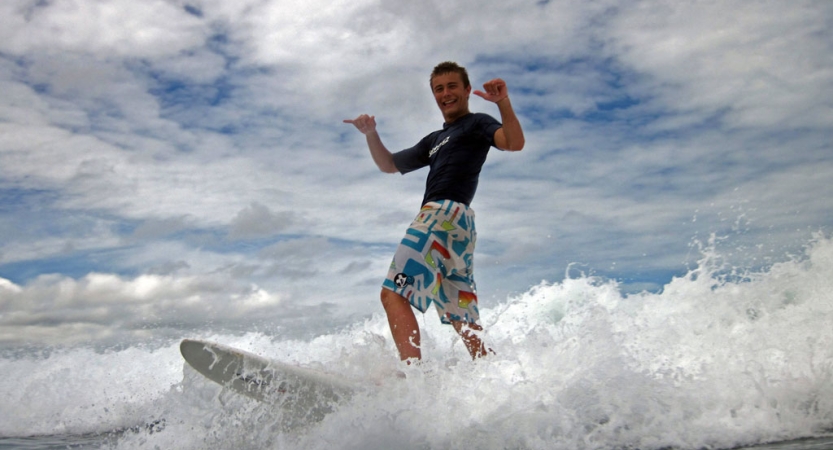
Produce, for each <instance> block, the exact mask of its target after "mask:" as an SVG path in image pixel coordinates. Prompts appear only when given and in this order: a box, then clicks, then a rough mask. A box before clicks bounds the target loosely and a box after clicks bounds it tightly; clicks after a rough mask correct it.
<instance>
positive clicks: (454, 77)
mask: <svg viewBox="0 0 833 450" xmlns="http://www.w3.org/2000/svg"><path fill="white" fill-rule="evenodd" d="M430 85H431V90H432V91H433V93H434V100H435V101H436V102H437V106H438V107H439V108H440V112H442V115H443V119H444V121H445V123H444V124H443V128H442V129H441V130H437V131H434V132H433V133H431V134H429V135H428V136H426V137H424V138H423V139H422V140H420V141H419V142H418V143H417V144H416V145H415V146H413V147H411V148H408V149H405V150H402V151H399V152H396V153H391V152H390V151H389V150H388V149H387V148H386V147H385V145H384V144H383V143H382V140H381V138H380V137H379V133H378V132H377V131H376V118H375V116H370V115H367V114H362V115H360V116H358V117H357V118H355V119H348V120H344V122H345V123H349V124H352V125H354V126H355V127H356V128H357V129H358V130H359V131H360V132H362V133H363V134H364V135H365V138H366V140H367V146H368V148H369V149H370V155H371V157H372V158H373V161H374V162H375V163H376V165H377V166H378V167H379V169H380V170H381V171H382V172H386V173H401V174H406V173H408V172H411V171H414V170H417V169H420V168H422V167H425V166H429V167H430V169H429V172H428V178H427V180H426V184H425V194H424V196H423V200H422V209H421V210H420V212H419V214H418V215H417V217H416V218H415V219H414V221H413V222H412V223H411V225H410V227H409V228H408V230H407V231H406V233H405V237H404V238H403V239H402V242H401V243H400V244H399V247H398V248H397V250H396V253H395V254H394V257H393V261H392V263H391V266H390V269H389V271H388V275H387V278H386V279H385V281H384V282H383V284H382V293H381V299H382V305H383V306H384V308H385V313H386V314H387V318H388V324H389V325H390V329H391V334H392V335H393V340H394V342H395V343H396V348H397V350H398V351H399V357H400V358H401V359H402V360H403V361H408V362H410V361H411V360H412V359H414V360H419V359H421V357H422V353H421V351H420V332H419V325H418V323H417V320H416V316H415V314H414V311H413V310H412V309H411V307H412V306H413V307H414V308H416V309H418V310H419V311H420V312H423V313H424V312H425V311H426V310H427V309H428V307H429V306H430V305H431V303H433V304H434V306H435V308H436V310H437V313H438V314H439V316H440V320H441V321H442V322H443V323H445V324H451V325H452V326H453V327H454V329H455V330H456V331H457V333H458V334H460V336H461V338H462V339H463V342H464V344H465V345H466V348H467V349H468V351H469V353H470V354H471V356H472V359H476V358H479V357H482V356H485V355H486V354H487V353H488V352H490V351H491V349H487V347H486V345H485V344H484V343H483V341H482V340H481V338H480V336H479V335H478V332H480V331H482V330H483V327H482V326H481V325H480V323H479V322H480V321H479V319H480V315H479V312H478V302H477V294H476V289H475V282H474V273H473V267H472V257H473V252H474V245H475V240H476V237H477V234H476V232H475V227H474V210H472V209H471V207H470V206H469V205H470V204H471V201H472V199H473V198H474V193H475V190H476V189H477V183H478V178H479V175H480V169H481V167H482V166H483V163H484V162H485V161H486V155H487V153H488V152H489V148H490V147H497V148H498V149H501V150H508V151H518V150H521V149H523V147H524V135H523V130H522V128H521V124H520V122H519V121H518V118H517V116H516V115H515V112H514V110H513V109H512V104H511V103H510V101H509V93H508V90H507V87H506V83H505V82H504V81H503V80H501V79H500V78H495V79H493V80H491V81H488V82H486V83H485V84H484V85H483V90H482V91H480V90H475V91H474V94H475V95H478V96H480V97H482V98H484V99H485V100H487V101H490V102H493V103H495V104H497V107H498V109H499V111H500V118H501V122H502V123H501V122H498V121H497V120H495V119H494V118H493V117H491V116H489V115H487V114H483V113H472V112H471V111H469V95H470V94H471V93H472V88H471V84H470V82H469V77H468V74H467V72H466V69H465V68H463V67H461V66H459V65H457V64H456V63H453V62H444V63H440V64H439V65H437V66H436V67H435V68H434V70H433V71H432V73H431V77H430Z"/></svg>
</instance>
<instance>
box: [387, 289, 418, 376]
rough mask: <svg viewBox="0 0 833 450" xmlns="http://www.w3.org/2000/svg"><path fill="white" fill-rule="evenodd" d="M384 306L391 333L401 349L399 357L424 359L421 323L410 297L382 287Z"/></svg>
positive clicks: (402, 358) (397, 347)
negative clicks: (421, 345) (421, 344)
mask: <svg viewBox="0 0 833 450" xmlns="http://www.w3.org/2000/svg"><path fill="white" fill-rule="evenodd" d="M382 306H384V307H385V313H387V315H388V324H389V325H390V334H391V335H393V342H394V343H395V344H396V349H397V350H399V359H401V360H402V361H406V360H408V359H411V358H416V359H422V352H421V351H420V349H419V346H420V336H419V324H418V323H417V320H416V316H415V315H414V311H413V310H412V309H411V304H410V303H409V302H408V299H406V298H405V297H403V296H401V295H399V294H397V293H396V292H393V291H391V290H389V289H382Z"/></svg>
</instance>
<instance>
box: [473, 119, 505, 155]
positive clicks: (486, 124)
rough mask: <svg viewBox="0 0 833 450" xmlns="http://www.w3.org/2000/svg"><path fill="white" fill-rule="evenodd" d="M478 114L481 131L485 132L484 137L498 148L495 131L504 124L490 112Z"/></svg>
mask: <svg viewBox="0 0 833 450" xmlns="http://www.w3.org/2000/svg"><path fill="white" fill-rule="evenodd" d="M477 116H478V117H477V118H478V121H477V122H478V123H477V125H478V128H479V129H480V131H481V133H483V137H485V138H486V139H487V140H488V141H489V145H490V146H492V147H495V148H497V147H496V146H495V132H497V130H499V129H501V128H503V124H502V123H500V122H498V121H497V120H496V119H495V118H494V117H492V116H490V115H488V114H478V115H477Z"/></svg>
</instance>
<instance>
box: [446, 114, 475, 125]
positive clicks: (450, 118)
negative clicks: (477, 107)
mask: <svg viewBox="0 0 833 450" xmlns="http://www.w3.org/2000/svg"><path fill="white" fill-rule="evenodd" d="M469 114H471V112H470V111H465V112H461V113H459V114H454V115H448V116H445V117H443V118H444V119H445V123H447V124H449V125H450V124H452V123H454V122H456V121H457V119H459V118H461V117H465V116H467V115H469Z"/></svg>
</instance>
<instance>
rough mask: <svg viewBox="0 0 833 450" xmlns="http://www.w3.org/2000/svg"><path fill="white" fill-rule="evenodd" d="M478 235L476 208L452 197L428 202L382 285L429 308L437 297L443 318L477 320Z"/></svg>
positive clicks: (447, 319) (423, 310) (421, 306)
mask: <svg viewBox="0 0 833 450" xmlns="http://www.w3.org/2000/svg"><path fill="white" fill-rule="evenodd" d="M476 240H477V232H476V231H475V229H474V210H472V209H471V208H469V207H468V206H466V205H465V204H464V203H458V202H454V201H451V200H441V201H437V202H428V203H426V204H425V206H423V207H422V209H421V210H420V212H419V215H417V217H416V219H414V221H413V222H412V223H411V226H410V227H408V230H407V231H406V232H405V237H404V238H403V239H402V242H401V243H400V244H399V247H398V248H397V249H396V254H395V255H394V256H393V262H391V266H390V270H389V271H388V276H387V278H386V279H385V281H384V283H382V287H383V288H386V289H390V290H391V291H393V292H396V293H397V294H399V295H401V296H403V297H405V298H406V299H408V301H409V302H411V305H413V306H414V308H416V309H418V310H420V311H421V312H423V313H424V312H425V311H426V310H428V307H429V306H431V303H432V302H433V303H434V307H435V308H436V310H437V314H439V316H440V320H441V321H442V322H443V323H446V324H448V323H451V321H452V320H453V321H464V322H469V323H477V322H478V320H479V319H480V313H479V311H478V309H477V293H476V292H477V290H476V288H475V283H474V267H473V254H474V244H475V241H476Z"/></svg>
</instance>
